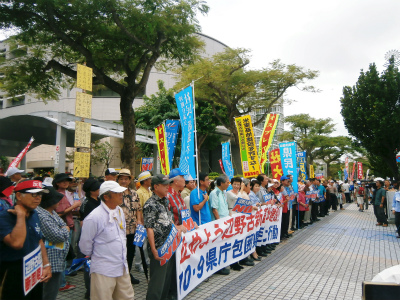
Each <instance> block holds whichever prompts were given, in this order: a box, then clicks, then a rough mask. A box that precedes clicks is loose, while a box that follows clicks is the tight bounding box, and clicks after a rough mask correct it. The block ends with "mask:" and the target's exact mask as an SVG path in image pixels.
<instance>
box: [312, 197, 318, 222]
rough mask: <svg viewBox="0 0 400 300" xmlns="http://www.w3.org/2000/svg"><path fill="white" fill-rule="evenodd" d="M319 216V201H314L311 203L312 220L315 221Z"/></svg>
mask: <svg viewBox="0 0 400 300" xmlns="http://www.w3.org/2000/svg"><path fill="white" fill-rule="evenodd" d="M317 216H318V203H315V202H313V203H312V205H311V220H312V221H315V220H316V219H317Z"/></svg>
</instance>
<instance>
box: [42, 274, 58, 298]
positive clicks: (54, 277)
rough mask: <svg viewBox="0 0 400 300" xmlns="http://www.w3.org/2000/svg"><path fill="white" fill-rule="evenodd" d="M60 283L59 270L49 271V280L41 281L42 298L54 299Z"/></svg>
mask: <svg viewBox="0 0 400 300" xmlns="http://www.w3.org/2000/svg"><path fill="white" fill-rule="evenodd" d="M60 284H61V272H55V273H51V278H50V280H49V281H47V282H44V283H43V299H45V300H56V298H57V295H58V289H59V288H60Z"/></svg>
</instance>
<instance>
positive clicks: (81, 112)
mask: <svg viewBox="0 0 400 300" xmlns="http://www.w3.org/2000/svg"><path fill="white" fill-rule="evenodd" d="M75 116H77V117H81V118H85V119H90V118H92V95H89V94H84V93H81V92H76V103H75Z"/></svg>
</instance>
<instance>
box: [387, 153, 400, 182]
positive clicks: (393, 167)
mask: <svg viewBox="0 0 400 300" xmlns="http://www.w3.org/2000/svg"><path fill="white" fill-rule="evenodd" d="M385 161H386V164H387V166H388V168H389V170H390V171H392V176H393V177H394V178H395V180H396V181H398V180H399V179H400V176H399V167H398V165H397V162H396V154H395V153H393V155H391V156H390V157H385Z"/></svg>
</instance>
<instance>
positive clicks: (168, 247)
mask: <svg viewBox="0 0 400 300" xmlns="http://www.w3.org/2000/svg"><path fill="white" fill-rule="evenodd" d="M180 243H181V237H180V236H179V235H178V229H177V228H176V227H175V225H172V228H171V231H170V233H169V235H168V237H167V239H166V240H165V242H164V244H163V245H162V246H161V247H160V248H159V249H157V252H158V257H160V258H161V259H162V260H161V261H160V265H161V266H163V265H165V264H166V263H167V261H168V260H170V259H171V257H172V255H173V254H174V253H175V251H176V249H177V248H178V246H179V245H180Z"/></svg>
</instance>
